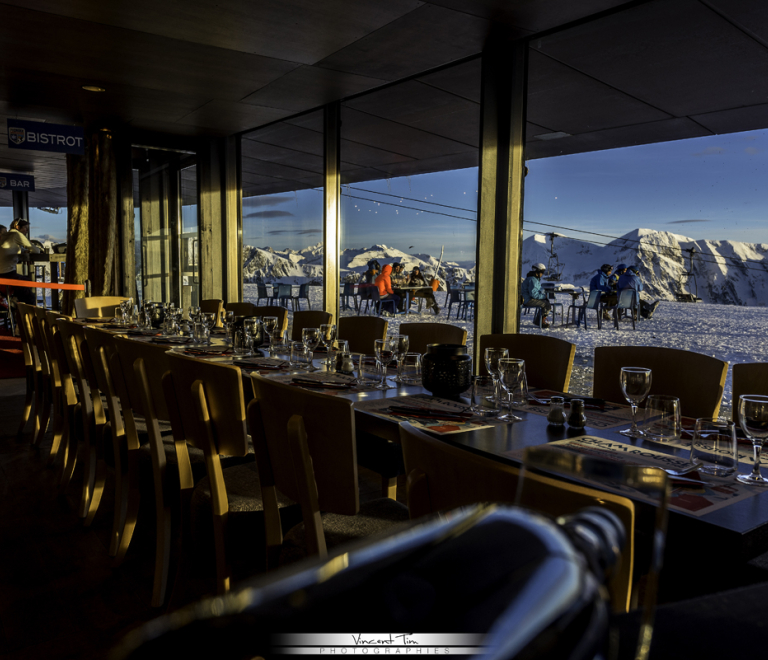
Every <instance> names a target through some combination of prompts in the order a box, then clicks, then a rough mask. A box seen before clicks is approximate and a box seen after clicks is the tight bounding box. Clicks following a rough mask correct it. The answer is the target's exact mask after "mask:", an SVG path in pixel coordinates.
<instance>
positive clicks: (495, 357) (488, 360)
mask: <svg viewBox="0 0 768 660" xmlns="http://www.w3.org/2000/svg"><path fill="white" fill-rule="evenodd" d="M506 357H509V349H506V348H486V349H485V368H486V369H487V370H488V373H489V374H490V375H491V378H492V379H493V386H494V389H495V395H496V398H498V399H499V400H501V396H500V394H501V392H500V391H499V389H500V388H501V385H500V384H499V360H500V359H501V358H506Z"/></svg>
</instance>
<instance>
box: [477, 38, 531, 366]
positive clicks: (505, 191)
mask: <svg viewBox="0 0 768 660" xmlns="http://www.w3.org/2000/svg"><path fill="white" fill-rule="evenodd" d="M527 78H528V44H527V42H525V41H517V42H506V43H498V42H497V43H495V44H492V45H490V46H489V47H488V48H486V51H485V52H484V53H483V72H482V106H481V117H482V118H481V126H480V133H481V135H480V137H481V152H480V171H479V190H480V194H479V198H478V214H477V302H476V305H475V307H476V312H475V354H476V355H477V351H478V350H479V346H480V336H481V335H484V334H489V333H512V332H518V330H519V324H520V318H519V317H520V306H519V300H518V299H519V296H520V267H521V259H522V256H521V252H522V223H523V180H524V176H525V173H524V172H525V121H526V93H527ZM478 360H480V356H479V355H478ZM478 360H476V362H477V361H478Z"/></svg>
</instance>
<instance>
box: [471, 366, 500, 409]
mask: <svg viewBox="0 0 768 660" xmlns="http://www.w3.org/2000/svg"><path fill="white" fill-rule="evenodd" d="M498 394H499V392H498V388H497V387H496V380H495V379H494V378H493V377H491V376H472V390H471V395H470V397H471V398H470V401H471V405H470V410H471V411H472V412H473V413H474V414H475V415H478V416H480V417H495V416H496V415H498V414H499V411H500V410H501V405H500V404H501V402H500V400H499V396H498Z"/></svg>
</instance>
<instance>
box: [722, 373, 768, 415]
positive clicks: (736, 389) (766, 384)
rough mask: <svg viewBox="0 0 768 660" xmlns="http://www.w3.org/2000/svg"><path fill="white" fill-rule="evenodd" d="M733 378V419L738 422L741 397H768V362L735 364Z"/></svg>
mask: <svg viewBox="0 0 768 660" xmlns="http://www.w3.org/2000/svg"><path fill="white" fill-rule="evenodd" d="M731 378H732V381H733V395H732V397H731V417H732V418H733V420H734V421H735V422H738V421H739V397H740V396H741V395H742V394H762V395H768V362H749V363H741V364H734V365H733V372H732V374H731Z"/></svg>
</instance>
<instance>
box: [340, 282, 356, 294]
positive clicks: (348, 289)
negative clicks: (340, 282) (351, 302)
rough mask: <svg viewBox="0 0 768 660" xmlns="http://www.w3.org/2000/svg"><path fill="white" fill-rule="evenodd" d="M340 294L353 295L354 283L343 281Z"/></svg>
mask: <svg viewBox="0 0 768 660" xmlns="http://www.w3.org/2000/svg"><path fill="white" fill-rule="evenodd" d="M341 295H342V296H354V295H355V283H354V282H344V290H343V293H342V294H341Z"/></svg>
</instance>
